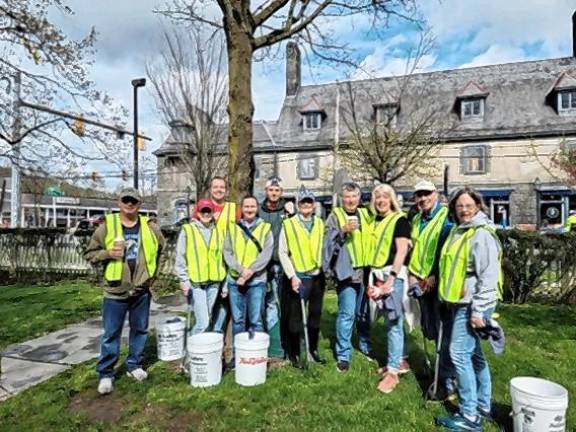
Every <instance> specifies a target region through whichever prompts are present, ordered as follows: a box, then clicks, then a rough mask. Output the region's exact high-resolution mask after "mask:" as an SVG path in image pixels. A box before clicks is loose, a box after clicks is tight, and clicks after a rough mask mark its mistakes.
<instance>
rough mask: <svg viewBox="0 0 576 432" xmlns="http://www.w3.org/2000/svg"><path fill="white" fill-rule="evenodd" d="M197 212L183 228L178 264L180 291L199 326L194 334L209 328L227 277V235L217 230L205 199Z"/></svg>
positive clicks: (200, 202) (211, 208) (194, 329)
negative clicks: (225, 258)
mask: <svg viewBox="0 0 576 432" xmlns="http://www.w3.org/2000/svg"><path fill="white" fill-rule="evenodd" d="M196 210H197V219H192V220H191V221H190V223H187V224H184V225H183V226H182V231H180V235H179V236H178V242H177V244H176V261H175V265H174V272H175V274H176V276H177V277H178V279H179V280H180V288H181V289H182V292H183V293H184V295H185V296H186V297H187V298H188V299H189V300H190V301H189V302H188V303H189V304H190V305H191V307H193V309H194V316H195V318H196V324H195V325H194V328H193V329H192V334H198V333H202V332H205V331H206V330H207V329H208V326H209V325H210V321H211V318H212V310H213V308H214V303H215V302H216V298H217V297H218V290H219V288H220V284H221V283H222V281H223V280H224V278H225V277H226V268H225V267H224V260H223V258H222V249H223V245H224V233H223V232H222V230H220V229H217V227H216V219H215V217H214V204H213V203H212V201H211V200H209V199H201V200H200V201H198V205H197V206H196Z"/></svg>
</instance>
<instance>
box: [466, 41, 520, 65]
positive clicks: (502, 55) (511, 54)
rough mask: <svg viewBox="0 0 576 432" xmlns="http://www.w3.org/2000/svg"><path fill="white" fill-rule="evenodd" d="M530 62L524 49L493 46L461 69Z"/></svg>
mask: <svg viewBox="0 0 576 432" xmlns="http://www.w3.org/2000/svg"><path fill="white" fill-rule="evenodd" d="M523 60H529V58H528V57H527V55H526V53H525V52H524V50H523V49H521V48H518V47H513V46H503V45H492V46H491V47H490V48H488V49H487V50H486V51H484V52H483V53H481V54H479V55H477V56H476V57H474V58H473V59H472V60H470V61H469V62H467V63H464V64H462V65H460V67H461V68H470V67H477V66H487V65H493V64H500V63H512V62H518V61H523Z"/></svg>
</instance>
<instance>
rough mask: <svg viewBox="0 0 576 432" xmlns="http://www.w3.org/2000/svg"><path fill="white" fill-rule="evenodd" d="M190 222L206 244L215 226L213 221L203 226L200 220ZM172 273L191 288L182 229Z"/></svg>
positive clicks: (184, 237) (184, 234)
mask: <svg viewBox="0 0 576 432" xmlns="http://www.w3.org/2000/svg"><path fill="white" fill-rule="evenodd" d="M190 223H191V224H195V225H196V226H197V227H198V228H199V230H200V234H202V238H203V239H204V242H205V243H206V244H209V242H210V237H211V235H212V230H213V229H214V228H215V224H214V223H210V224H209V225H208V226H205V225H204V224H203V223H202V222H200V221H198V220H195V219H193V220H192V221H190ZM174 274H175V275H176V276H177V277H178V280H179V281H180V282H181V283H182V284H183V285H184V286H185V287H187V288H191V283H190V276H189V275H188V262H187V261H186V233H185V232H184V230H181V231H180V234H179V235H178V241H177V242H176V259H175V262H174Z"/></svg>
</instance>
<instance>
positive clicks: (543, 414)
mask: <svg viewBox="0 0 576 432" xmlns="http://www.w3.org/2000/svg"><path fill="white" fill-rule="evenodd" d="M510 394H511V396H512V415H513V416H514V432H564V431H565V430H566V409H567V408H568V391H567V390H566V389H565V388H564V387H562V386H561V385H559V384H556V383H553V382H552V381H547V380H545V379H541V378H531V377H517V378H512V380H511V381H510Z"/></svg>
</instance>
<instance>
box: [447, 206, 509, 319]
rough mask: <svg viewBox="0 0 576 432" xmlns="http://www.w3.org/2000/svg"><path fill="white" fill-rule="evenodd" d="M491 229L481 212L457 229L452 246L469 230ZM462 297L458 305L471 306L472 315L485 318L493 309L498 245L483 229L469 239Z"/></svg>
mask: <svg viewBox="0 0 576 432" xmlns="http://www.w3.org/2000/svg"><path fill="white" fill-rule="evenodd" d="M480 226H490V227H492V228H494V224H493V223H492V221H491V220H490V219H489V218H488V216H486V214H484V213H483V212H478V213H477V214H476V216H474V217H473V218H472V220H471V221H470V222H468V223H465V224H462V225H458V226H457V227H456V232H455V234H454V236H453V237H452V239H451V243H453V242H454V241H456V240H457V239H458V238H460V237H461V236H462V235H463V234H464V233H465V232H466V231H467V230H468V228H471V227H480ZM471 241H472V244H471V248H470V257H469V259H468V269H467V271H466V273H467V274H466V282H465V285H464V296H463V297H462V299H460V302H459V303H461V304H471V305H472V315H473V316H476V317H479V318H481V317H484V313H485V312H486V311H488V310H491V309H494V308H495V307H496V300H497V292H498V275H499V273H500V262H499V260H498V255H499V253H500V243H499V242H498V241H497V240H496V239H495V238H494V236H493V235H492V234H491V233H490V232H489V231H488V230H485V229H478V230H476V232H475V233H474V235H473V236H472V239H471Z"/></svg>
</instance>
